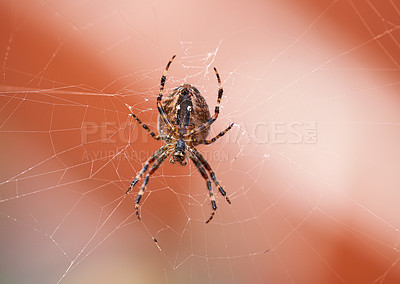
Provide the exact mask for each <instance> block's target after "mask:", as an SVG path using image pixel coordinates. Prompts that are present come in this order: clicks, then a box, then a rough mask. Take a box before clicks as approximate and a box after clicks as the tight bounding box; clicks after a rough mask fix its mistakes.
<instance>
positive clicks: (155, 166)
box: [135, 151, 171, 220]
mask: <svg viewBox="0 0 400 284" xmlns="http://www.w3.org/2000/svg"><path fill="white" fill-rule="evenodd" d="M170 154H171V153H170V152H168V151H164V152H163V153H162V154H161V155H160V156H159V157H158V159H157V161H155V163H154V164H153V165H152V166H151V168H150V170H149V172H148V173H147V174H146V176H145V178H144V181H143V184H142V187H141V188H140V190H139V192H138V196H137V197H136V200H135V209H136V216H137V217H138V219H139V220H141V218H140V214H139V207H140V206H139V203H140V199H141V198H142V195H143V193H144V191H145V189H146V185H147V183H148V182H149V179H150V176H151V175H152V174H154V172H155V171H156V170H157V169H158V168H159V167H160V165H161V164H162V163H163V162H164V161H165V159H166V158H167V157H168V156H169V155H170Z"/></svg>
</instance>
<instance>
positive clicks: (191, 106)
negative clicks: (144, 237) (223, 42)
mask: <svg viewBox="0 0 400 284" xmlns="http://www.w3.org/2000/svg"><path fill="white" fill-rule="evenodd" d="M174 58H175V55H174V56H173V57H172V58H171V60H170V61H169V62H168V64H167V67H166V68H165V71H164V74H163V76H162V77H161V84H160V93H159V95H158V98H157V109H158V112H159V117H158V131H159V135H156V134H155V133H154V132H153V131H151V130H150V129H149V127H148V126H147V125H145V124H143V122H142V121H141V120H140V119H139V118H138V117H137V116H136V115H135V114H133V113H131V114H132V116H133V117H134V118H135V119H136V121H137V122H138V123H139V124H140V125H142V127H143V128H144V129H146V130H147V131H148V132H149V134H150V135H151V136H152V137H153V138H154V139H156V140H163V141H165V145H164V146H162V147H161V148H160V149H158V150H157V151H156V152H155V153H154V154H153V155H152V156H151V157H150V158H149V159H148V160H147V161H146V163H145V164H144V166H143V168H142V170H141V171H140V172H139V173H138V174H137V175H136V177H135V179H134V180H133V181H132V182H131V184H130V186H129V188H128V190H127V192H126V193H129V192H130V191H131V189H132V188H133V186H134V185H135V184H136V183H137V182H138V181H139V180H140V179H141V178H142V176H143V174H144V173H145V172H146V171H147V169H148V167H149V165H150V164H151V163H153V162H154V164H153V165H152V166H151V168H150V170H149V172H148V173H147V174H146V176H145V178H144V182H143V185H142V187H141V188H140V191H139V193H138V196H137V198H136V201H135V208H136V215H137V217H138V218H139V220H140V215H139V204H140V199H141V198H142V195H143V193H144V190H145V189H146V185H147V183H148V181H149V178H150V176H151V175H152V174H153V173H154V172H155V171H156V170H157V169H158V167H159V166H160V165H161V164H162V163H163V162H164V161H165V159H166V158H167V157H168V156H171V158H170V162H171V163H173V164H174V163H178V164H180V165H182V166H185V165H186V164H187V157H189V158H190V159H191V160H192V162H193V163H194V165H195V166H196V168H197V170H198V171H199V172H200V174H201V176H202V177H203V178H204V179H205V180H206V183H207V189H208V191H209V194H210V198H211V206H212V210H213V211H212V213H211V216H210V218H208V220H207V221H206V223H208V222H210V221H211V219H212V218H213V217H214V214H215V211H216V210H217V205H216V201H215V197H214V192H213V190H212V187H211V181H210V178H209V177H211V179H212V180H213V181H214V183H215V185H216V186H217V188H218V190H219V192H220V193H221V194H222V195H223V196H224V197H225V199H226V201H228V203H231V202H230V200H229V198H228V196H227V195H226V192H225V191H224V190H223V188H222V187H221V185H220V184H219V182H218V180H217V178H216V177H215V174H214V172H213V170H212V169H211V167H210V165H209V164H208V162H207V161H206V159H205V158H204V157H203V156H202V155H201V154H200V152H199V151H197V149H196V148H195V146H196V145H199V144H211V143H213V142H215V141H216V140H217V139H218V138H220V137H221V136H223V135H224V134H225V133H226V132H228V131H229V130H230V129H231V128H232V126H233V123H232V124H231V125H229V126H228V127H227V128H226V129H225V130H224V131H222V132H220V133H219V134H218V135H217V136H215V137H214V138H212V139H211V140H207V139H206V138H207V136H208V134H209V132H210V127H209V126H210V125H211V124H212V123H213V122H214V121H215V120H216V119H217V117H218V114H219V104H220V102H221V98H222V94H223V89H222V85H221V79H220V77H219V74H218V72H217V69H215V68H214V71H215V74H216V76H217V79H218V84H219V90H218V99H217V106H216V107H215V112H214V115H213V116H210V111H209V109H208V105H207V102H206V101H205V99H204V98H203V96H202V95H201V94H200V92H199V90H197V88H196V87H194V86H192V85H190V84H182V85H180V86H179V87H177V88H175V89H174V90H173V91H172V92H171V93H170V94H169V95H168V96H167V97H166V99H165V100H164V101H162V96H163V90H164V85H165V80H166V75H167V72H168V69H169V66H170V65H171V62H172V61H173V60H174ZM207 172H208V174H207Z"/></svg>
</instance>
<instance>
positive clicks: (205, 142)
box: [199, 123, 234, 145]
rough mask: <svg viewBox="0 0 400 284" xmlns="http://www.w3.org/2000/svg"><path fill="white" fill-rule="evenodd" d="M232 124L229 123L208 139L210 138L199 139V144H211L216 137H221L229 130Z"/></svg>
mask: <svg viewBox="0 0 400 284" xmlns="http://www.w3.org/2000/svg"><path fill="white" fill-rule="evenodd" d="M233 125H234V123H232V124H231V125H229V126H228V127H227V128H226V129H225V130H224V131H221V132H220V133H218V135H217V136H215V137H214V138H212V139H210V140H200V141H199V144H207V145H208V144H211V143H214V142H215V141H217V139H218V138H220V137H222V136H224V135H225V133H226V132H228V131H229V130H231V128H232V126H233Z"/></svg>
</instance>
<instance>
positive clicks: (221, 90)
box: [187, 67, 224, 136]
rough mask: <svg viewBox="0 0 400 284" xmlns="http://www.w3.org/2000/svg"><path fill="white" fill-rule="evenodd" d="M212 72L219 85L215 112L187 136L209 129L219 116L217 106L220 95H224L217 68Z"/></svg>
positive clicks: (219, 101)
mask: <svg viewBox="0 0 400 284" xmlns="http://www.w3.org/2000/svg"><path fill="white" fill-rule="evenodd" d="M214 71H215V75H217V80H218V85H219V89H218V98H217V105H216V106H215V111H214V115H213V116H212V117H211V118H210V119H209V120H207V122H205V123H204V124H202V125H200V126H199V127H197V128H195V129H193V130H192V131H190V132H188V134H187V135H188V136H190V135H192V134H195V133H199V132H201V131H203V130H204V129H205V128H207V127H209V126H210V125H211V124H213V123H214V121H215V120H217V118H218V115H219V105H220V103H221V98H222V94H223V93H224V90H223V89H222V84H221V78H220V77H219V73H218V71H217V68H215V67H214Z"/></svg>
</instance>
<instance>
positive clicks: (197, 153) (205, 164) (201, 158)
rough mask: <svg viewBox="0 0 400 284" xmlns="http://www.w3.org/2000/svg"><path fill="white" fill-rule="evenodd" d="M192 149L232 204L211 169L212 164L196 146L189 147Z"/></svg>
mask: <svg viewBox="0 0 400 284" xmlns="http://www.w3.org/2000/svg"><path fill="white" fill-rule="evenodd" d="M189 149H190V151H191V152H192V153H193V155H194V156H196V158H197V159H199V161H200V162H201V164H202V165H203V166H204V168H205V169H206V170H207V171H208V173H209V174H210V177H211V179H212V180H213V181H214V183H215V185H216V186H217V187H218V190H219V192H220V193H221V194H222V196H223V197H225V199H226V201H227V202H228V203H229V204H231V201H230V200H229V197H228V196H227V195H226V192H225V190H224V189H223V188H222V186H221V185H220V184H219V182H218V180H217V178H216V177H215V173H214V171H213V170H212V169H211V166H210V164H209V163H208V162H207V160H206V159H205V158H204V157H203V155H201V154H200V152H199V151H197V149H196V148H194V147H192V148H189Z"/></svg>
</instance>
